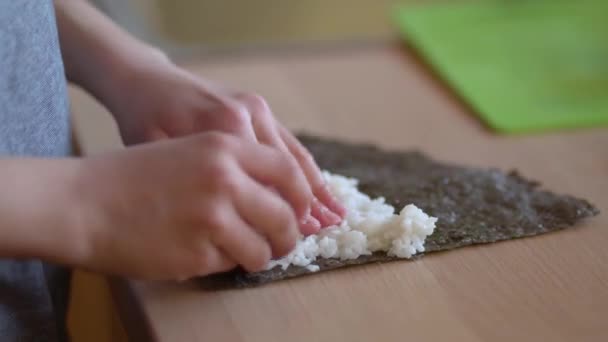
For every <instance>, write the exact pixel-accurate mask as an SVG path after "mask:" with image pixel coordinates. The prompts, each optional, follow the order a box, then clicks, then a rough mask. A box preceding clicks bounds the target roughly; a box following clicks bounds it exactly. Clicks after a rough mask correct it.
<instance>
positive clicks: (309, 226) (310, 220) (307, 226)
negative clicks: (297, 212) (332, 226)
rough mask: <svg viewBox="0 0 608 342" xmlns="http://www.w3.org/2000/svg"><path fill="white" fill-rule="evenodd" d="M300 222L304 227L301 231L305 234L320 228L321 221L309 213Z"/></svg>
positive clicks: (313, 232) (312, 232) (315, 231)
mask: <svg viewBox="0 0 608 342" xmlns="http://www.w3.org/2000/svg"><path fill="white" fill-rule="evenodd" d="M300 224H301V226H302V228H304V229H303V231H302V233H303V234H305V235H309V234H315V233H317V232H319V230H321V222H319V220H317V219H316V218H314V217H313V216H311V215H308V216H305V217H304V218H303V219H302V220H301V221H300Z"/></svg>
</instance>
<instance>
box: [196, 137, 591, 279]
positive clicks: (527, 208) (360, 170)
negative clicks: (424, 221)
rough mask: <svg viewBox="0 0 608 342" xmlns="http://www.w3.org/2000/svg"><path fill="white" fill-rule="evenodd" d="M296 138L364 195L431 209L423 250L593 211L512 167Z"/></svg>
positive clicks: (295, 272)
mask: <svg viewBox="0 0 608 342" xmlns="http://www.w3.org/2000/svg"><path fill="white" fill-rule="evenodd" d="M298 138H299V139H300V141H301V142H302V143H303V144H304V145H305V146H306V147H307V148H308V149H309V150H310V152H311V153H312V154H313V156H314V157H315V159H316V161H317V163H318V164H319V166H320V167H321V168H322V169H326V170H329V171H330V172H332V173H337V174H341V175H345V176H349V177H355V178H357V179H359V189H360V190H361V191H362V192H364V193H366V194H368V195H369V196H371V197H380V196H382V197H384V198H385V199H386V202H387V203H389V204H391V205H393V206H394V207H395V208H396V209H397V210H399V209H401V208H402V207H403V206H404V205H406V204H410V203H413V204H415V205H416V206H418V207H419V208H421V209H422V210H424V211H425V212H426V213H428V214H429V215H431V216H435V217H437V218H438V221H437V225H436V229H435V231H434V233H433V234H432V235H431V236H429V237H427V239H426V242H425V249H426V251H425V253H431V252H437V251H445V250H450V249H454V248H458V247H464V246H468V245H474V244H484V243H491V242H497V241H501V240H508V239H515V238H521V237H527V236H533V235H538V234H543V233H548V232H552V231H557V230H561V229H564V228H568V227H572V226H573V225H574V224H575V223H576V222H578V221H579V220H581V219H583V218H586V217H591V216H594V215H597V214H598V213H599V211H598V209H597V208H596V207H594V206H593V205H592V204H590V203H589V202H587V201H585V200H582V199H578V198H575V197H572V196H567V195H556V194H553V193H551V192H548V191H543V190H540V189H539V185H540V184H539V183H538V182H534V181H530V180H526V179H524V178H523V177H522V176H520V175H519V174H518V173H517V172H516V171H511V172H509V173H504V172H501V171H500V170H497V169H480V168H471V167H463V166H458V165H449V164H445V163H441V162H437V161H434V160H431V159H430V158H428V157H426V156H425V155H424V154H422V153H419V152H416V151H387V150H381V149H379V148H377V147H375V146H373V145H371V144H349V143H343V142H338V141H333V140H326V139H322V138H318V137H313V136H309V135H302V134H301V135H299V136H298ZM419 256H421V254H419V255H418V256H417V257H419ZM413 259H414V258H413ZM393 260H404V259H398V258H394V257H389V256H387V255H386V254H385V253H374V254H373V255H370V256H362V257H359V258H358V259H356V260H344V261H343V260H338V259H323V258H319V259H317V260H316V262H315V264H316V265H318V266H319V267H320V270H319V271H318V272H314V273H319V272H323V271H327V270H332V269H336V268H341V267H346V266H351V265H360V264H366V263H371V262H388V261H393ZM307 274H313V272H310V271H308V270H307V269H306V268H304V267H298V266H293V265H292V266H290V267H288V268H287V269H286V270H283V269H281V268H280V267H278V266H277V267H275V268H274V269H272V270H268V271H262V272H256V273H247V272H245V271H243V270H240V269H237V270H235V271H231V272H228V273H224V274H220V275H215V276H210V277H206V278H202V280H203V282H202V283H201V284H203V285H204V286H205V287H207V288H211V289H220V288H239V287H252V286H257V285H261V284H265V283H268V282H272V281H278V280H282V279H287V278H293V277H298V276H303V275H307Z"/></svg>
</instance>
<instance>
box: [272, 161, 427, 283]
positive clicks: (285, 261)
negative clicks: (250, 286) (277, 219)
mask: <svg viewBox="0 0 608 342" xmlns="http://www.w3.org/2000/svg"><path fill="white" fill-rule="evenodd" d="M323 176H324V177H325V180H326V181H327V184H328V186H329V189H330V191H331V193H332V194H333V195H334V196H336V198H337V199H338V201H339V202H341V203H342V204H343V205H344V206H345V207H346V211H347V213H346V217H345V220H344V221H343V222H342V223H341V224H340V225H339V226H331V227H328V228H325V229H322V230H321V231H320V232H319V233H317V234H315V235H310V236H307V237H301V238H300V239H299V240H298V241H297V243H296V247H295V248H294V249H293V251H292V252H291V253H289V254H288V255H286V256H284V257H283V258H281V259H278V260H272V261H270V263H269V264H268V266H267V269H272V268H274V267H276V266H280V267H282V268H283V269H287V267H289V265H296V266H302V267H306V268H307V269H308V270H309V271H310V272H316V271H318V270H319V266H318V265H315V264H314V261H315V260H316V259H317V258H319V257H321V258H335V259H341V260H349V259H356V258H358V257H359V256H361V255H369V254H372V253H373V252H377V251H384V252H386V253H387V254H388V255H390V256H395V257H399V258H411V257H412V256H413V255H414V254H416V253H418V252H424V241H425V239H426V237H427V236H429V235H431V234H433V231H434V229H435V223H436V222H437V218H435V217H430V216H428V215H427V214H426V213H424V212H423V211H422V210H421V209H419V208H418V207H416V206H415V205H413V204H408V205H406V206H405V207H404V208H403V209H402V210H401V211H400V212H399V213H398V214H395V208H393V207H392V206H391V205H389V204H386V203H385V200H384V198H382V197H379V198H375V199H371V198H370V197H369V196H367V195H366V194H364V193H362V192H360V191H359V190H358V188H357V185H358V181H357V180H356V179H354V178H347V177H344V176H341V175H337V174H331V173H329V172H327V171H324V172H323Z"/></svg>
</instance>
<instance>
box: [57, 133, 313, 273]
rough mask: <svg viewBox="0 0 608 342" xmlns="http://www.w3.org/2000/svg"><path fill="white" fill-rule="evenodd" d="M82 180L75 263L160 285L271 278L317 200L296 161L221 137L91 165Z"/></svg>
mask: <svg viewBox="0 0 608 342" xmlns="http://www.w3.org/2000/svg"><path fill="white" fill-rule="evenodd" d="M79 175H80V176H79V178H78V180H79V184H80V189H82V190H81V193H80V194H79V201H78V202H79V203H78V204H77V207H76V208H69V209H70V210H73V211H74V212H76V213H82V214H79V215H80V216H79V219H78V221H79V222H78V224H77V226H79V227H82V230H81V234H80V235H79V236H80V239H81V240H82V243H79V244H77V245H79V246H83V248H82V250H81V251H80V253H78V255H77V256H76V257H74V258H75V259H76V260H73V263H74V264H77V265H80V266H83V265H84V266H86V267H90V268H93V269H95V270H97V271H105V272H110V273H118V274H123V275H129V276H136V277H144V278H153V279H167V278H169V279H171V278H181V279H184V278H188V277H192V276H200V275H205V274H210V273H214V272H220V271H225V270H228V269H231V268H233V267H235V265H237V264H239V265H242V266H243V267H244V268H245V269H247V270H249V271H259V270H262V269H263V268H264V267H265V265H266V264H267V262H268V261H269V259H270V258H271V256H275V257H279V256H282V255H284V254H286V253H288V252H289V251H290V250H291V249H292V248H293V246H294V245H295V241H296V238H297V234H298V220H299V219H302V218H303V217H306V214H307V211H308V210H309V203H310V202H311V200H312V194H311V192H310V188H309V186H308V184H307V181H306V178H305V176H304V174H303V173H302V171H301V169H300V167H299V166H298V165H297V163H296V162H295V160H293V158H291V157H290V156H289V155H287V154H285V153H282V152H280V151H278V150H276V149H273V148H270V147H267V146H264V145H261V144H253V143H250V142H248V141H246V140H245V139H244V138H239V137H236V136H234V135H228V134H221V133H204V134H197V135H192V136H190V137H186V138H179V139H175V140H167V141H163V142H156V143H152V144H146V145H142V146H137V147H132V148H129V149H126V150H123V151H119V152H114V153H111V154H107V155H102V156H98V157H92V158H88V159H84V161H83V162H82V167H81V168H80V171H79ZM268 185H272V188H273V189H276V191H271V190H269V188H268V187H267V186H268Z"/></svg>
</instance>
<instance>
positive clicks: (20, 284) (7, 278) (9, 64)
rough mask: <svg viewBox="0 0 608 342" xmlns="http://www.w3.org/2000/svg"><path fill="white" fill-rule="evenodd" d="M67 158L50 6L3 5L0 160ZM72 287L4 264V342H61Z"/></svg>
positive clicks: (0, 332) (31, 267)
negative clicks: (14, 158) (13, 158)
mask: <svg viewBox="0 0 608 342" xmlns="http://www.w3.org/2000/svg"><path fill="white" fill-rule="evenodd" d="M70 152H71V151H70V126H69V104H68V97H67V91H66V79H65V74H64V69H63V64H62V60H61V52H60V49H59V41H58V37H57V27H56V23H55V15H54V11H53V3H52V1H51V0H0V158H11V157H16V156H29V157H43V156H44V157H60V156H65V155H67V154H70ZM2 195H3V196H6V195H7V194H2ZM24 210H27V208H24ZM68 282H69V273H67V272H66V271H65V270H63V269H61V268H59V267H55V266H52V265H48V264H45V263H42V262H41V261H39V260H6V259H4V260H2V259H0V340H1V341H61V340H62V339H63V338H64V336H63V334H64V333H65V331H64V327H65V320H64V318H65V307H66V303H67V284H68Z"/></svg>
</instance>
